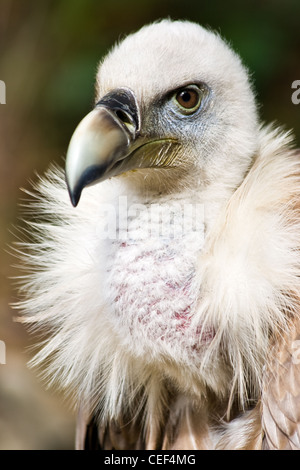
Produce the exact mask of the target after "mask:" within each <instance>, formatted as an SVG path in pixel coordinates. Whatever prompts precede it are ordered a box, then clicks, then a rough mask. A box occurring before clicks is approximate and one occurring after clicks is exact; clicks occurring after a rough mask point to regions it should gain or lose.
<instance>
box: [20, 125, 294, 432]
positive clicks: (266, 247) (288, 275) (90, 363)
mask: <svg viewBox="0 0 300 470" xmlns="http://www.w3.org/2000/svg"><path fill="white" fill-rule="evenodd" d="M290 145H291V142H290V138H289V137H288V136H287V135H282V134H279V133H278V132H275V131H271V130H270V129H266V130H262V131H261V132H260V146H259V147H260V149H259V151H258V153H257V156H256V157H255V159H254V161H253V165H252V167H251V169H250V170H249V172H248V174H247V176H246V177H245V179H244V181H243V182H242V184H241V185H240V186H239V187H238V188H237V189H236V191H235V192H234V193H233V194H232V195H231V197H230V198H229V200H228V201H227V202H226V204H224V205H223V208H222V209H221V210H220V212H219V214H218V216H217V217H216V219H215V221H214V224H213V225H212V226H211V228H210V230H209V232H208V233H207V235H206V238H205V243H204V247H203V250H202V252H201V254H200V255H199V263H198V266H197V267H196V278H195V280H196V284H197V289H198V292H199V294H198V295H197V299H198V301H197V303H196V306H195V309H194V311H193V315H192V324H194V325H195V328H196V327H197V324H199V322H201V324H202V325H203V324H205V323H206V322H207V324H209V325H210V326H213V327H214V330H215V332H216V334H215V337H214V339H213V341H212V342H211V343H210V345H209V346H208V347H207V349H206V351H205V352H204V354H203V357H202V358H201V366H200V367H199V366H197V367H196V366H193V364H191V366H190V367H188V368H187V367H186V364H183V363H182V362H180V361H179V362H176V361H172V358H169V359H168V358H162V359H161V361H156V362H155V363H153V364H151V363H149V362H148V361H147V360H146V359H147V358H144V357H143V356H140V357H138V356H135V357H134V356H133V355H132V354H131V353H130V352H129V351H127V350H126V349H125V348H124V344H122V341H121V340H120V337H119V336H117V335H116V334H115V332H114V330H113V327H112V325H111V322H110V319H109V315H108V314H107V310H106V309H107V306H106V305H104V304H103V303H102V300H101V298H100V297H99V295H98V290H99V289H98V280H99V278H98V276H97V275H96V273H95V269H96V267H95V265H93V264H92V263H90V257H91V253H93V255H92V256H98V255H99V256H100V257H101V253H98V251H99V250H98V248H97V246H98V245H97V237H96V233H97V231H95V230H93V231H92V229H91V224H93V226H94V228H95V224H96V221H95V220H94V219H95V214H96V213H97V211H96V207H97V204H98V203H99V202H98V201H97V200H96V199H95V197H94V194H95V193H94V191H96V189H94V188H91V190H90V194H91V197H90V198H89V197H88V196H87V198H86V201H87V203H86V204H84V203H83V204H82V206H81V207H79V208H78V210H77V209H76V211H74V210H73V208H71V205H70V203H69V200H68V197H67V195H66V190H65V185H64V180H63V175H62V173H61V172H58V171H57V170H54V171H52V172H50V173H49V174H48V176H47V178H45V179H43V180H41V181H40V183H39V185H38V187H37V188H36V189H37V190H38V191H37V194H35V200H34V202H33V203H32V205H31V209H30V210H31V211H34V213H35V214H36V212H37V211H39V212H40V213H41V215H42V218H43V222H41V223H39V224H37V223H29V225H30V229H31V230H32V228H33V229H34V230H33V231H34V233H35V240H34V241H33V242H31V243H25V244H21V248H20V251H21V252H23V253H22V259H23V264H24V263H25V266H26V272H27V273H28V272H29V274H27V275H26V276H24V279H25V280H24V279H23V280H22V287H21V293H22V294H23V295H24V299H23V300H22V301H21V302H20V303H19V305H18V308H21V309H22V311H23V312H24V316H23V317H22V321H23V322H25V323H27V324H29V325H31V326H32V328H33V329H34V330H44V331H47V332H48V333H50V337H49V338H47V340H46V341H45V343H44V344H43V347H42V349H41V350H40V352H39V353H38V354H37V355H36V357H35V358H34V359H33V361H32V363H33V364H34V365H41V364H45V363H46V365H47V368H46V373H45V375H46V376H47V379H48V380H50V383H52V384H53V383H58V384H59V385H60V386H61V387H62V388H63V389H65V390H69V391H71V393H72V394H73V397H74V398H75V401H76V403H84V404H86V405H87V406H88V407H89V409H90V410H94V412H95V411H97V410H101V419H104V420H107V419H111V418H118V417H119V416H120V415H121V414H122V415H124V414H125V415H127V416H130V415H132V414H134V415H136V414H138V413H139V411H141V412H142V413H143V416H144V417H145V423H146V424H147V423H148V425H149V426H150V427H151V426H152V427H153V426H154V427H155V426H159V425H160V423H161V422H162V421H163V419H164V413H165V411H164V410H165V409H166V407H167V406H168V402H169V399H170V393H171V394H174V393H175V394H176V393H178V391H179V392H180V393H186V394H187V395H188V396H190V397H191V398H190V399H191V402H193V403H195V404H196V406H197V407H198V408H199V407H201V403H202V401H205V400H207V396H208V395H209V394H210V393H211V391H212V393H213V394H214V396H215V395H217V396H218V398H219V400H220V399H222V400H223V403H224V408H223V410H224V409H226V408H227V407H228V406H229V407H231V405H232V404H233V403H234V402H236V398H235V397H236V396H238V401H239V403H240V404H241V405H242V406H243V407H246V406H247V405H248V404H249V403H250V404H251V403H252V402H253V401H254V402H255V401H256V400H257V398H258V397H259V394H260V388H261V380H262V371H263V365H264V363H265V361H266V360H267V356H268V351H269V345H270V341H271V340H272V339H273V338H274V336H275V335H277V334H280V333H281V331H283V330H284V329H286V328H287V326H288V321H289V319H290V318H291V317H292V316H293V315H294V314H295V312H296V310H297V308H298V307H299V300H298V298H299V287H300V286H299V279H300V278H299V266H300V254H299V233H300V218H299V191H300V184H299V183H300V181H299V174H300V171H299V159H298V158H297V156H296V153H295V151H293V150H291V149H290ZM87 207H89V209H87ZM92 232H93V235H91V233H92ZM87 241H88V242H89V243H88V244H89V247H88V250H86V249H85V248H84V247H85V243H87ZM97 250H98V251H97ZM24 252H25V254H24ZM97 266H98V267H99V263H98V264H97ZM198 268H199V269H198ZM175 390H176V392H175ZM209 390H210V392H208V391H209ZM207 393H208V395H207ZM150 417H151V419H150ZM150 421H151V423H150ZM149 423H150V424H149ZM153 423H154V424H153ZM149 432H151V431H149Z"/></svg>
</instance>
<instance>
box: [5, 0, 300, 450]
mask: <svg viewBox="0 0 300 470" xmlns="http://www.w3.org/2000/svg"><path fill="white" fill-rule="evenodd" d="M164 17H170V18H172V19H189V20H193V21H196V22H199V23H201V24H202V25H204V26H209V27H212V28H213V29H215V30H217V31H219V32H220V33H221V34H222V36H223V37H225V38H226V39H227V40H228V41H229V42H230V43H231V45H232V47H233V48H234V49H235V50H236V51H237V52H238V53H239V54H240V55H241V56H242V58H243V61H244V63H245V64H246V65H247V67H248V68H249V69H250V71H251V73H252V78H253V82H254V85H255V89H256V92H257V99H258V101H259V103H260V105H261V106H260V113H261V118H262V119H263V120H264V121H266V122H269V121H274V120H275V121H277V122H278V123H279V124H281V125H284V126H285V127H286V128H287V129H289V128H293V129H294V132H295V136H296V142H297V144H298V145H300V104H299V105H298V106H296V105H294V104H293V103H292V101H291V95H292V91H293V90H292V89H291V84H292V82H293V81H294V80H300V2H299V0H285V1H284V2H283V1H282V0H243V2H241V1H233V0H226V2H223V1H221V0H220V1H217V0H209V1H203V0H197V1H196V0H184V1H183V0H143V1H141V0H126V1H124V0H98V1H96V0H42V1H33V0H27V1H26V2H24V1H22V0H0V80H3V81H4V82H5V84H6V104H0V179H1V181H0V260H1V262H0V275H1V282H0V340H2V341H4V342H5V344H6V364H4V365H0V449H16V450H18V449H20V450H21V449H72V448H73V442H74V422H75V417H74V415H73V413H72V410H70V409H69V407H68V405H67V403H65V402H64V399H63V397H61V396H60V395H59V394H57V393H56V392H55V391H53V390H51V391H49V390H46V388H45V385H44V384H43V383H42V381H40V380H39V378H38V375H37V373H36V371H31V370H29V369H28V368H27V366H26V363H27V361H28V360H29V359H30V357H31V352H30V346H31V344H32V343H34V338H32V337H31V335H28V333H27V332H26V331H25V330H24V327H23V326H22V325H20V324H18V323H16V322H14V321H13V317H14V315H15V313H14V312H13V311H12V309H11V308H10V304H11V302H14V301H15V300H16V292H15V290H14V287H13V284H12V282H11V280H10V277H11V276H16V275H17V274H18V271H17V269H16V268H15V267H13V265H14V264H15V260H14V259H13V258H12V256H11V255H9V254H8V251H9V248H8V246H9V245H10V244H11V243H12V240H13V239H14V236H13V234H12V233H14V232H15V231H16V230H15V228H14V227H15V226H17V225H18V224H19V222H18V219H19V218H20V217H21V209H20V207H19V202H20V199H21V198H22V197H23V195H22V192H21V191H20V189H19V188H20V187H24V188H27V189H29V188H30V184H29V180H30V179H31V180H34V179H35V178H36V176H35V175H36V173H43V172H44V171H45V170H46V168H47V167H48V165H49V163H50V162H53V161H55V162H56V163H59V164H61V165H63V161H64V155H65V152H66V149H67V146H68V142H69V139H70V136H71V134H72V132H73V130H74V128H75V126H76V125H77V123H78V122H79V120H80V119H81V118H82V117H83V116H84V115H85V114H86V113H87V112H88V111H89V110H90V109H91V107H92V105H93V99H94V78H95V73H96V68H97V64H98V62H99V60H100V58H101V57H102V56H103V55H104V54H105V53H106V52H107V50H108V49H109V48H110V47H111V46H112V45H113V43H114V42H115V41H116V40H120V39H121V38H122V37H123V36H124V35H126V34H128V33H130V32H132V31H134V30H136V29H138V28H140V27H141V26H142V25H144V24H145V23H149V22H151V21H153V20H157V19H160V18H164ZM224 72H226V71H224Z"/></svg>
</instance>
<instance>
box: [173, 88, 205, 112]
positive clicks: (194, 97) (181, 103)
mask: <svg viewBox="0 0 300 470" xmlns="http://www.w3.org/2000/svg"><path fill="white" fill-rule="evenodd" d="M174 99H175V103H176V105H177V106H178V107H179V110H180V111H181V112H182V113H183V114H192V113H194V112H195V111H197V109H198V108H199V106H200V104H201V95H200V90H199V88H198V87H196V86H193V87H191V86H190V87H186V88H182V89H181V90H179V91H177V92H176V94H175V95H174Z"/></svg>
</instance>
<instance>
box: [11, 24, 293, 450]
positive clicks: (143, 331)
mask: <svg viewBox="0 0 300 470" xmlns="http://www.w3.org/2000/svg"><path fill="white" fill-rule="evenodd" d="M299 157H300V153H299V151H298V150H297V149H296V146H295V144H294V140H293V136H292V134H291V133H290V132H288V131H285V130H283V129H282V128H280V127H276V125H274V124H270V125H266V124H264V123H262V122H261V120H260V118H259V115H258V106H257V103H256V97H255V93H254V90H253V86H252V83H251V80H250V78H249V73H248V71H247V69H246V68H245V66H244V65H243V64H242V61H241V59H240V58H239V56H238V55H237V54H236V53H235V52H234V51H233V50H232V48H231V47H230V46H229V45H228V44H227V43H226V41H224V40H223V39H222V38H221V37H220V35H219V34H217V33H215V32H213V31H211V30H208V29H206V28H203V27H202V26H200V25H198V24H196V23H192V22H189V21H179V20H178V21H171V20H169V19H165V20H160V21H157V22H155V23H152V24H149V25H146V26H144V27H142V28H141V29H140V30H139V31H138V32H135V33H132V34H130V35H128V36H126V37H125V38H124V39H123V40H122V41H120V42H119V43H118V44H116V45H115V46H114V47H113V48H112V49H111V50H110V51H109V53H108V54H107V55H106V57H105V58H104V59H103V60H102V61H101V63H100V65H99V68H98V71H97V77H96V99H95V106H94V108H93V109H92V110H91V111H90V112H89V114H88V115H87V116H85V117H84V118H83V119H82V121H81V122H80V123H79V125H78V127H77V128H76V129H75V131H74V134H73V136H72V137H71V140H70V143H69V147H68V149H66V166H65V169H62V168H60V166H59V165H58V164H52V165H51V166H50V168H49V169H48V170H47V171H46V174H45V175H44V176H41V177H39V178H38V179H37V181H36V182H35V183H33V185H34V187H33V189H31V190H29V193H30V195H31V196H30V197H29V198H28V199H29V201H28V207H27V212H28V213H30V214H31V216H29V215H28V213H26V214H27V215H26V217H27V219H28V221H27V224H28V225H27V228H26V229H25V230H26V232H29V233H30V239H29V240H28V237H27V239H26V238H25V239H24V240H23V241H22V242H21V245H22V246H21V247H18V248H17V249H18V250H19V251H20V252H21V254H20V256H21V257H22V265H23V267H24V269H25V273H24V275H22V280H21V286H20V291H19V299H18V308H19V309H20V310H21V313H20V317H21V321H23V322H24V323H25V324H27V325H28V327H29V328H32V329H33V331H34V332H35V331H38V332H40V333H41V334H43V335H45V336H42V340H41V342H40V343H39V345H38V346H39V347H38V351H37V353H36V355H35V356H34V358H33V359H32V363H33V365H36V366H40V367H42V373H43V375H44V376H45V377H46V379H47V380H48V382H49V384H51V385H54V386H55V387H59V388H60V389H62V390H63V391H64V393H65V394H66V396H69V397H70V399H71V400H72V403H74V406H75V408H76V416H77V430H76V448H77V449H100V450H101V449H102V450H112V449H113V450H132V449H136V450H140V449H144V450H176V449H177V450H204V449H211V450H242V449H244V450H268V449H300V321H299V312H300V251H299V248H300V203H299V201H300V199H299V196H300V194H299V193H300V158H299ZM32 216H33V217H32Z"/></svg>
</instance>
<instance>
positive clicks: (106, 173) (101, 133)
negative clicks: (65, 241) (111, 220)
mask: <svg viewBox="0 0 300 470" xmlns="http://www.w3.org/2000/svg"><path fill="white" fill-rule="evenodd" d="M138 128H139V116H138V107H137V104H136V100H135V97H134V95H133V93H132V92H131V91H130V90H123V89H120V90H116V91H115V92H112V93H109V94H108V95H106V96H105V97H104V98H103V99H102V100H101V101H99V103H97V105H96V107H95V109H93V110H92V111H91V112H90V113H89V114H88V115H87V116H85V117H84V118H83V119H82V121H81V122H80V123H79V125H78V126H77V128H76V130H75V132H74V134H73V136H72V138H71V141H70V144H69V148H68V151H67V157H66V181H67V186H68V190H69V194H70V198H71V202H72V204H73V206H74V207H75V206H77V204H78V202H79V199H80V196H81V192H82V190H83V188H84V187H85V186H88V185H91V184H93V183H95V182H98V181H101V180H104V179H106V178H108V177H111V176H115V175H116V174H118V173H119V172H118V171H117V168H116V169H113V167H114V165H115V164H116V163H117V162H119V161H121V160H122V159H123V158H125V157H126V155H127V154H128V153H129V152H130V145H131V144H132V143H133V142H134V140H135V138H136V134H137V132H138ZM114 170H115V171H114Z"/></svg>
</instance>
